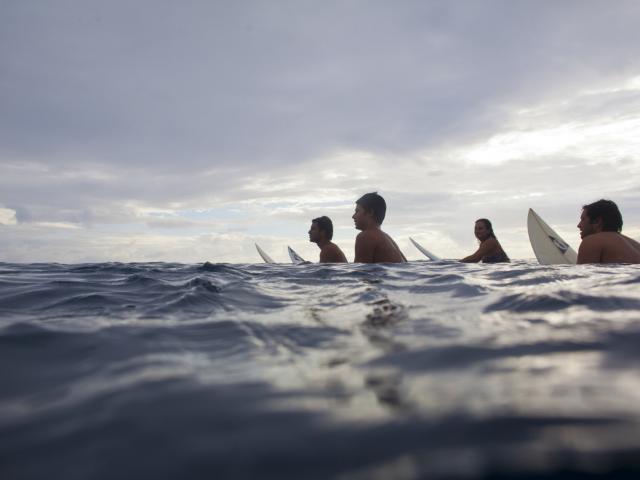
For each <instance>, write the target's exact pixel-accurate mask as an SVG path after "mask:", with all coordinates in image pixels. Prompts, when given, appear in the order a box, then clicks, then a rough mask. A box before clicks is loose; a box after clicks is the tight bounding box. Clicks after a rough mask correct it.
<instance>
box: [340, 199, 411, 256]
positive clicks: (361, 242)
mask: <svg viewBox="0 0 640 480" xmlns="http://www.w3.org/2000/svg"><path fill="white" fill-rule="evenodd" d="M386 211H387V204H386V202H385V201H384V198H382V197H381V196H380V195H378V193H377V192H373V193H366V194H364V195H363V196H362V197H360V198H359V199H358V200H357V201H356V211H355V213H354V214H353V216H352V217H351V218H353V222H354V223H355V226H356V228H357V229H358V230H362V231H361V232H360V233H359V234H358V236H357V237H356V255H355V259H354V260H353V261H354V262H355V263H400V262H406V261H407V259H406V258H405V256H404V255H403V254H402V252H401V251H400V249H399V248H398V245H396V242H394V241H393V239H392V238H391V237H390V236H389V235H387V234H386V233H384V232H383V231H382V230H381V229H380V225H382V221H383V220H384V216H385V213H386Z"/></svg>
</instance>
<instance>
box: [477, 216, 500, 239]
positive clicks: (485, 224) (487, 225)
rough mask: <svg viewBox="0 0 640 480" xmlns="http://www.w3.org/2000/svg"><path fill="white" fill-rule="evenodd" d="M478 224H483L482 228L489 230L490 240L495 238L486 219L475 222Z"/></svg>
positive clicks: (491, 227)
mask: <svg viewBox="0 0 640 480" xmlns="http://www.w3.org/2000/svg"><path fill="white" fill-rule="evenodd" d="M478 222H482V223H484V227H485V228H486V229H487V230H489V236H490V237H491V238H496V234H495V233H493V225H491V222H490V221H489V220H487V219H486V218H479V219H478V220H476V223H478Z"/></svg>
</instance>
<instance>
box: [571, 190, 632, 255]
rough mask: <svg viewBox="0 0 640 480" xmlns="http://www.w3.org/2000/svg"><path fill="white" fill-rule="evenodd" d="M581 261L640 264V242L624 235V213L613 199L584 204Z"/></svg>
mask: <svg viewBox="0 0 640 480" xmlns="http://www.w3.org/2000/svg"><path fill="white" fill-rule="evenodd" d="M578 228H579V229H580V237H581V238H582V243H581V244H580V248H579V249H578V263H640V243H638V242H636V241H635V240H633V239H631V238H629V237H627V236H625V235H622V233H620V232H621V231H622V215H621V214H620V210H618V206H617V205H616V204H615V203H614V202H612V201H611V200H604V199H602V200H598V201H597V202H594V203H591V204H589V205H584V206H583V207H582V214H581V215H580V223H578Z"/></svg>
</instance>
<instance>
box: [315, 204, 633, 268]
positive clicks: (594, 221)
mask: <svg viewBox="0 0 640 480" xmlns="http://www.w3.org/2000/svg"><path fill="white" fill-rule="evenodd" d="M386 212H387V204H386V202H385V201H384V198H382V197H381V196H380V195H378V193H377V192H372V193H366V194H364V195H363V196H362V197H360V198H359V199H358V200H357V201H356V208H355V212H354V214H353V216H352V217H351V218H353V222H354V224H355V228H356V229H357V230H360V233H359V234H358V236H357V237H356V245H355V257H354V260H353V261H354V262H355V263H400V262H406V261H407V258H406V257H405V256H404V254H403V253H402V252H401V251H400V248H399V247H398V245H397V244H396V242H394V241H393V239H392V238H391V237H390V236H389V235H388V234H387V233H385V232H384V231H382V229H381V228H380V227H381V225H382V222H383V221H384V217H385V214H386ZM578 229H579V230H580V237H581V238H582V242H581V244H580V248H579V249H578V263H640V243H638V242H636V241H635V240H633V239H631V238H629V237H627V236H625V235H622V234H621V233H620V232H621V230H622V215H621V214H620V210H619V209H618V206H617V205H616V204H615V203H614V202H612V201H611V200H604V199H602V200H598V201H597V202H594V203H591V204H589V205H584V206H583V207H582V214H581V215H580V223H578ZM474 234H475V236H476V238H477V239H478V242H479V246H478V250H476V251H475V252H474V253H472V254H471V255H469V256H467V257H465V258H463V259H461V260H460V261H461V262H483V263H498V262H509V257H508V256H507V254H506V253H505V251H504V250H503V248H502V246H501V245H500V242H499V241H498V239H497V238H496V235H495V234H494V233H493V227H492V225H491V222H490V221H489V220H487V219H486V218H481V219H479V220H476V223H475V228H474ZM332 238H333V224H332V222H331V219H330V218H329V217H326V216H323V217H318V218H314V219H313V220H312V221H311V228H310V229H309V241H310V242H313V243H316V244H317V245H318V247H319V248H320V262H321V263H340V262H347V258H346V257H345V255H344V253H343V252H342V250H340V247H338V246H337V245H336V244H335V243H333V242H332V241H331V239H332Z"/></svg>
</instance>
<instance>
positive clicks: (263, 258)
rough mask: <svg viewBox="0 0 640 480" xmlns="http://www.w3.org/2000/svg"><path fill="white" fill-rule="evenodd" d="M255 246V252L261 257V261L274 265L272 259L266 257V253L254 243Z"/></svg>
mask: <svg viewBox="0 0 640 480" xmlns="http://www.w3.org/2000/svg"><path fill="white" fill-rule="evenodd" d="M255 246H256V250H258V253H259V254H260V256H261V257H262V260H264V261H265V263H276V262H274V261H273V259H272V258H271V257H270V256H269V255H267V252H265V251H264V250H262V249H261V248H260V245H258V244H257V243H256V244H255Z"/></svg>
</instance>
